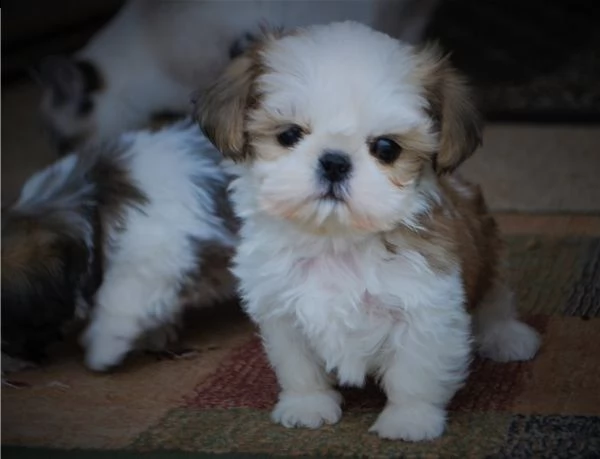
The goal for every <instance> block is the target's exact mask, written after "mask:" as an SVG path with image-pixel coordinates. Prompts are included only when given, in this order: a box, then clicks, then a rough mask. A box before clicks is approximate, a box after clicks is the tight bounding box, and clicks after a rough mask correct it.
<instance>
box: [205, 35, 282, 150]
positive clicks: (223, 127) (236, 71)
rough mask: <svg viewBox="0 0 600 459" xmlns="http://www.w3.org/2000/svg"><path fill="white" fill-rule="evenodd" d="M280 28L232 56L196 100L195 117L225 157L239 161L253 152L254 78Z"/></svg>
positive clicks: (259, 72) (258, 74)
mask: <svg viewBox="0 0 600 459" xmlns="http://www.w3.org/2000/svg"><path fill="white" fill-rule="evenodd" d="M282 35H283V31H281V30H266V29H265V30H263V31H262V36H261V37H258V38H257V39H256V42H255V43H254V44H253V46H251V47H250V48H249V49H248V50H247V51H246V52H245V53H244V54H242V55H241V56H239V57H237V58H235V59H233V60H232V61H231V63H230V64H229V66H228V67H227V68H226V69H225V72H224V73H223V75H222V76H221V77H220V78H219V79H218V80H217V81H216V82H215V83H214V84H213V85H212V86H211V87H210V88H209V89H208V90H207V91H205V92H204V93H202V94H198V97H197V98H196V100H195V101H194V104H195V108H194V116H195V119H196V121H197V122H198V124H199V125H200V128H201V129H202V131H203V132H204V134H205V135H206V137H207V138H208V139H209V140H210V141H211V142H212V143H213V144H214V145H215V146H216V147H217V149H218V150H220V151H221V152H222V153H223V154H224V155H225V156H226V157H229V158H231V159H233V160H236V161H240V160H244V159H247V158H248V157H250V156H251V155H252V152H251V149H250V148H249V142H248V133H247V130H246V121H247V119H246V115H247V113H248V111H249V110H250V109H251V108H253V107H256V106H257V105H258V101H259V98H260V94H258V92H257V90H256V87H255V81H256V79H257V78H258V77H259V76H260V75H261V74H262V73H264V71H265V68H264V64H263V62H262V57H261V53H262V52H263V51H264V49H265V47H266V46H268V44H269V43H270V42H272V41H273V40H275V39H277V38H280V37H281V36H282Z"/></svg>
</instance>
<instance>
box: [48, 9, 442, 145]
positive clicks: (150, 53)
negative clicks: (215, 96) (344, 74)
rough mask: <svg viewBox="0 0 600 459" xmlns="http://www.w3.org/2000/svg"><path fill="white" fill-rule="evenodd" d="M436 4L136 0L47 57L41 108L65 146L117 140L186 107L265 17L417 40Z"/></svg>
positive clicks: (275, 21)
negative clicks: (359, 27)
mask: <svg viewBox="0 0 600 459" xmlns="http://www.w3.org/2000/svg"><path fill="white" fill-rule="evenodd" d="M437 2H438V0H360V1H346V2H343V1H342V2H314V1H312V0H294V1H262V0H236V1H231V0H228V1H213V0H208V1H207V0H195V1H180V0H129V1H127V2H126V3H125V5H124V6H123V8H122V9H121V10H120V11H119V12H118V14H117V15H116V16H115V17H114V18H113V19H112V20H111V21H110V22H109V23H108V24H106V26H105V27H103V28H102V29H101V30H100V31H99V32H98V33H97V34H96V35H95V36H94V37H93V38H92V39H91V40H90V42H89V43H88V44H86V46H84V47H83V48H82V49H81V50H79V51H78V52H77V53H75V55H74V56H73V57H72V58H67V57H53V58H48V59H46V60H45V61H44V62H43V63H42V65H41V66H40V68H39V72H38V79H39V80H40V81H41V83H42V85H43V88H44V95H43V98H42V104H41V112H42V115H43V117H44V119H45V121H46V124H47V125H48V127H49V130H50V132H52V133H53V136H54V138H55V140H56V141H57V143H58V146H59V149H63V150H64V149H67V150H68V149H69V148H72V147H73V146H75V145H80V144H83V143H89V142H93V141H96V140H106V139H111V138H113V137H114V136H115V135H117V134H118V133H120V132H123V131H126V130H131V129H139V128H141V127H143V126H145V125H146V124H147V123H148V121H149V120H150V118H151V117H152V116H153V115H155V114H158V113H164V112H167V113H171V114H174V113H187V112H188V110H189V95H190V93H191V92H192V91H194V90H196V89H198V88H200V87H202V88H206V87H207V86H208V85H209V84H210V83H212V82H213V80H214V79H215V78H216V77H217V76H218V75H219V74H220V73H221V72H222V71H223V69H224V68H225V66H226V65H227V64H228V62H229V58H230V55H235V54H237V53H239V52H240V51H241V50H242V49H244V46H245V45H246V44H247V41H248V40H247V39H246V37H247V34H248V33H249V32H250V33H251V32H253V31H255V30H256V29H257V27H258V25H259V24H260V23H261V22H263V21H267V22H269V23H271V24H275V25H278V26H279V25H280V26H287V27H297V26H307V25H311V24H316V23H328V22H331V21H341V20H346V19H353V20H358V21H361V22H366V23H369V24H373V25H376V26H377V27H378V28H382V29H384V30H389V31H397V32H398V33H399V34H400V35H401V36H402V37H403V38H410V39H413V40H415V41H418V40H420V38H421V35H422V34H423V31H424V29H425V26H426V25H427V22H428V19H429V17H430V15H431V12H432V10H433V9H434V8H435V6H436V5H437ZM248 38H249V39H250V40H251V39H252V37H251V36H250V37H248Z"/></svg>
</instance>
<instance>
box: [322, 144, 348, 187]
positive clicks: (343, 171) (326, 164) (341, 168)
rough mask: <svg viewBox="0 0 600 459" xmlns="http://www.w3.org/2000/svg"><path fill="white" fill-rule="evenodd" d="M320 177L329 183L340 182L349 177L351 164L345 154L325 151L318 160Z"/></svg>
mask: <svg viewBox="0 0 600 459" xmlns="http://www.w3.org/2000/svg"><path fill="white" fill-rule="evenodd" d="M319 166H320V168H321V175H322V176H323V178H325V179H326V180H328V181H330V182H341V181H342V180H344V179H345V178H347V177H348V175H350V172H351V171H352V162H351V161H350V157H349V156H348V155H347V154H346V153H342V152H338V151H326V152H325V153H323V155H322V156H321V157H320V158H319Z"/></svg>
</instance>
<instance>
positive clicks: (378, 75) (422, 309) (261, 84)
mask: <svg viewBox="0 0 600 459" xmlns="http://www.w3.org/2000/svg"><path fill="white" fill-rule="evenodd" d="M196 116H197V119H198V121H199V124H200V126H201V127H202V129H203V130H204V132H205V133H206V135H207V136H208V137H209V138H210V139H211V140H212V142H213V143H214V144H215V145H216V146H217V147H218V149H219V150H220V151H222V153H223V154H224V155H225V156H226V157H228V158H230V159H232V160H233V161H234V162H235V163H237V164H236V165H235V166H234V169H235V173H236V175H237V177H236V178H235V179H234V181H233V182H232V184H231V189H232V201H233V204H234V208H235V211H236V212H237V214H238V215H239V216H240V217H241V219H242V220H243V223H242V228H241V230H240V243H239V246H238V248H237V252H236V255H235V257H234V268H233V269H234V273H235V275H236V276H237V277H238V278H239V282H240V292H241V295H242V297H243V300H244V303H245V309H246V311H247V312H248V314H249V315H250V316H251V317H252V319H253V320H254V321H255V322H256V323H257V324H258V325H259V327H260V331H261V335H262V338H263V340H264V346H265V349H266V352H267V354H268V357H269V360H270V362H271V364H272V366H273V368H274V370H275V372H276V374H277V377H278V380H279V384H280V387H281V392H280V395H279V401H278V403H277V405H276V406H275V409H274V411H273V413H272V418H273V420H275V421H276V422H279V423H281V424H283V425H284V426H287V427H294V426H304V427H310V428H316V427H319V426H320V425H322V424H323V423H329V424H331V423H335V422H337V421H339V419H340V417H341V408H340V403H341V398H340V395H339V393H338V392H337V391H336V390H334V388H333V383H334V382H335V381H337V382H338V383H340V384H342V385H352V386H362V385H363V384H364V383H365V378H366V377H367V376H369V375H372V376H374V377H376V378H377V379H378V380H379V381H380V383H381V386H382V388H383V389H384V391H385V393H386V395H387V399H388V401H387V405H386V407H385V409H384V410H383V412H382V413H381V414H380V415H379V417H378V419H377V421H376V422H375V424H374V425H373V426H372V427H371V431H372V432H375V433H377V434H378V435H379V436H381V437H383V438H390V439H403V440H410V441H418V440H427V439H432V438H436V437H438V436H439V435H441V434H442V432H443V430H444V426H445V423H446V405H447V404H448V402H449V400H450V399H451V398H452V396H453V395H454V394H455V392H456V391H457V389H458V388H459V387H461V385H462V384H463V383H464V381H465V378H466V375H467V372H468V367H469V362H470V359H471V351H472V347H473V344H474V345H475V346H476V348H477V349H478V351H479V352H480V353H481V354H482V355H484V356H486V357H489V358H491V359H494V360H497V361H512V360H527V359H531V358H532V357H533V356H534V355H535V353H536V351H537V349H538V346H539V339H538V335H537V333H536V332H535V331H534V330H533V329H531V328H530V327H528V326H527V325H525V324H524V323H522V322H520V321H519V320H518V319H517V313H516V309H515V304H514V299H513V295H512V293H511V289H510V287H509V285H508V283H507V278H506V272H505V270H504V267H503V260H502V256H501V245H502V244H501V241H500V238H499V235H498V231H497V229H496V225H495V222H494V220H493V218H492V217H491V216H490V215H489V214H488V212H487V210H486V206H485V204H484V201H483V198H482V196H481V194H480V192H479V189H478V188H477V187H474V186H472V185H470V184H469V183H467V182H464V181H462V180H461V179H459V178H458V177H456V176H454V175H452V174H451V172H452V171H453V170H454V169H456V167H457V166H458V165H459V164H460V163H461V162H462V161H464V160H465V158H467V157H468V156H469V155H471V154H472V153H473V151H474V150H475V149H476V148H477V146H478V145H479V143H480V138H481V131H480V121H479V118H478V116H477V113H476V111H475V109H474V108H473V106H472V105H471V100H470V98H469V93H468V91H467V88H466V87H465V84H464V82H463V80H462V78H461V77H460V76H459V75H458V74H457V73H456V72H455V70H454V69H453V68H452V67H451V65H450V62H449V61H448V60H447V59H446V58H444V57H442V56H441V55H440V54H439V53H438V52H437V51H436V50H435V49H433V48H424V49H420V50H418V49H415V48H413V47H411V46H409V45H407V44H403V43H402V42H399V41H397V40H395V39H393V38H391V37H389V36H387V35H385V34H383V33H380V32H376V31H374V30H372V29H370V28H368V27H367V26H364V25H360V24H358V23H354V22H343V23H334V24H331V25H327V26H312V27H309V28H305V29H300V30H296V31H293V32H291V33H289V34H285V33H271V34H269V33H267V34H266V35H265V37H264V38H263V39H262V40H261V41H260V42H259V43H258V44H257V45H256V46H255V47H254V48H252V49H250V50H248V52H246V53H245V54H244V55H242V56H240V57H239V58H237V59H236V60H234V61H233V62H232V63H231V65H230V66H229V67H228V69H227V70H226V71H225V73H224V74H223V76H222V77H221V78H220V79H219V80H218V81H217V82H216V83H215V84H214V85H213V86H212V87H211V88H210V89H209V90H208V91H207V92H206V93H205V94H204V95H203V97H202V98H201V99H199V100H198V101H197V107H196ZM471 311H473V314H474V316H473V323H472V320H471V316H470V314H469V312H471Z"/></svg>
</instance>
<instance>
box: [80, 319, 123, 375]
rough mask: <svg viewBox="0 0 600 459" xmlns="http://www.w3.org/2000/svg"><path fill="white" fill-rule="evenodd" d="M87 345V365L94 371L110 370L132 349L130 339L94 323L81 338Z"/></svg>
mask: <svg viewBox="0 0 600 459" xmlns="http://www.w3.org/2000/svg"><path fill="white" fill-rule="evenodd" d="M81 342H82V344H83V345H84V346H85V348H86V351H85V365H86V366H87V367H88V368H89V369H90V370H93V371H108V370H110V369H111V368H112V367H114V366H116V365H118V364H119V363H121V361H122V360H123V359H124V358H125V355H126V354H127V353H128V352H129V350H130V349H131V343H130V340H129V339H126V338H125V337H123V336H115V335H111V334H109V333H108V332H107V331H106V330H103V329H102V328H101V327H98V326H97V325H96V324H92V325H91V326H90V327H89V328H88V329H87V330H86V331H85V333H84V335H83V336H82V338H81Z"/></svg>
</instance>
